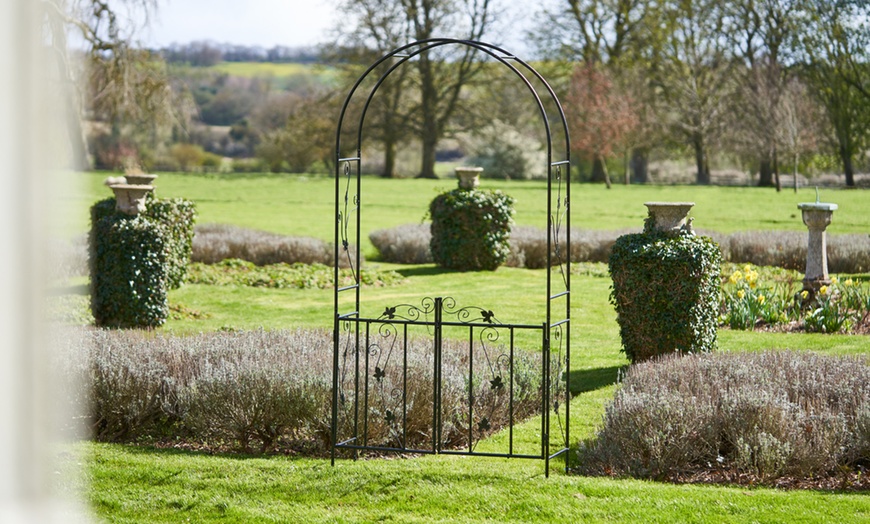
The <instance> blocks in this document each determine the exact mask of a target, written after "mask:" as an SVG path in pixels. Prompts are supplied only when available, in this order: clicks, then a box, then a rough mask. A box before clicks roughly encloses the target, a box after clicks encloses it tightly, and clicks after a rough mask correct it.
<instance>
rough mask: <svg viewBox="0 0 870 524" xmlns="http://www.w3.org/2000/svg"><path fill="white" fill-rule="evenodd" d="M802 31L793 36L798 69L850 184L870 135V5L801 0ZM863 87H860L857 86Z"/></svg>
mask: <svg viewBox="0 0 870 524" xmlns="http://www.w3.org/2000/svg"><path fill="white" fill-rule="evenodd" d="M800 6H801V13H800V14H801V18H800V23H801V26H802V27H803V28H804V30H803V31H802V32H801V33H800V35H798V37H797V38H796V39H795V40H794V48H795V52H796V55H797V57H798V58H799V59H800V61H801V65H802V67H801V74H802V76H803V78H804V79H805V81H806V82H807V85H808V86H809V87H810V88H811V90H812V92H813V93H814V94H815V96H816V97H817V98H818V100H819V101H820V102H821V103H822V105H824V107H825V110H826V113H827V116H828V120H829V122H830V124H831V129H832V131H833V135H834V137H835V139H836V149H837V153H838V156H839V157H840V161H841V163H842V165H843V172H844V174H845V177H846V185H847V186H854V185H855V177H854V172H855V170H854V166H853V165H852V159H853V158H854V156H855V154H857V153H858V152H859V151H861V149H862V148H863V147H864V145H865V144H866V142H867V140H868V138H870V97H868V96H866V84H865V83H866V82H867V81H868V79H867V78H866V76H864V75H862V73H863V72H864V71H865V68H866V64H867V60H868V58H870V50H868V49H867V48H866V44H867V42H868V39H870V25H868V22H867V20H868V17H870V5H867V3H866V2H863V1H856V0H834V1H828V0H801V3H800ZM859 85H860V86H864V88H859V87H858V86H859Z"/></svg>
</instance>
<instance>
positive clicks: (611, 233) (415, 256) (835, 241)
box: [369, 224, 870, 274]
mask: <svg viewBox="0 0 870 524" xmlns="http://www.w3.org/2000/svg"><path fill="white" fill-rule="evenodd" d="M428 229H429V226H428V225H427V224H406V225H402V226H397V227H394V228H389V229H380V230H377V231H374V232H373V233H371V234H370V235H369V240H371V242H372V244H373V245H374V246H375V248H376V249H377V250H378V252H379V253H380V255H381V259H382V260H383V261H385V262H393V263H397V264H426V263H429V262H431V261H432V258H431V257H432V255H431V253H430V252H429V248H428V243H429V241H430V239H431V233H430V232H429V231H428ZM636 231H637V230H628V229H624V230H606V231H599V230H584V229H579V228H575V229H572V230H571V261H572V262H606V261H607V260H608V258H609V257H610V251H611V249H612V248H613V244H614V242H616V239H617V238H619V237H620V236H622V235H626V234H628V233H632V232H636ZM696 232H697V234H698V235H701V236H708V237H710V238H712V239H713V240H714V241H715V242H716V243H717V244H718V245H719V250H720V251H721V253H722V260H723V261H729V262H734V263H739V264H745V263H749V264H754V265H757V266H776V267H782V268H786V269H795V270H798V271H803V270H804V269H805V267H806V260H807V234H806V233H802V232H799V231H742V232H738V233H732V234H730V235H729V234H724V233H719V232H715V231H707V230H703V229H696ZM827 238H828V242H827V244H828V269H829V271H830V272H831V273H847V274H856V273H866V272H870V235H856V234H847V235H836V234H833V235H832V234H829V235H828V237H827ZM546 253H547V231H546V230H545V229H541V228H536V227H532V226H513V228H512V229H511V234H510V254H509V255H508V257H507V259H506V261H505V265H507V266H511V267H527V268H529V269H538V268H542V267H544V265H545V260H546Z"/></svg>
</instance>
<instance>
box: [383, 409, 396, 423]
mask: <svg viewBox="0 0 870 524" xmlns="http://www.w3.org/2000/svg"><path fill="white" fill-rule="evenodd" d="M384 420H386V421H387V424H389V425H393V422H395V421H396V415H395V413H393V412H392V411H390V410H389V409H388V410H387V414H386V415H385V416H384Z"/></svg>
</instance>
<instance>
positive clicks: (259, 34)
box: [139, 0, 336, 48]
mask: <svg viewBox="0 0 870 524" xmlns="http://www.w3.org/2000/svg"><path fill="white" fill-rule="evenodd" d="M333 6H334V3H333V2H332V1H329V0H326V1H324V0H159V3H158V9H157V13H156V16H155V17H154V20H152V21H151V26H150V27H149V28H147V29H145V30H143V31H142V32H141V34H140V35H139V36H140V38H141V39H142V40H143V41H144V42H145V43H146V44H147V45H150V46H154V47H163V46H166V45H169V44H171V43H173V42H177V43H181V44H184V43H188V42H192V41H195V40H214V41H217V42H228V43H232V44H240V45H248V46H254V45H260V46H263V47H267V48H268V47H272V46H275V45H286V46H302V45H312V44H318V43H322V42H325V41H329V40H330V39H331V35H332V33H330V32H329V31H330V30H331V28H332V27H333V24H334V23H335V19H336V15H335V8H334V7H333Z"/></svg>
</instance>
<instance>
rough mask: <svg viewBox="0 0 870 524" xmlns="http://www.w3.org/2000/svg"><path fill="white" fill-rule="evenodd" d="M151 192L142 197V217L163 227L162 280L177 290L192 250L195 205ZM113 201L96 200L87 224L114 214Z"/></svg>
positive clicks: (111, 199) (182, 279)
mask: <svg viewBox="0 0 870 524" xmlns="http://www.w3.org/2000/svg"><path fill="white" fill-rule="evenodd" d="M153 195H154V194H153V193H148V196H147V197H146V209H145V212H144V213H143V214H142V215H143V216H145V217H148V218H151V219H153V220H155V221H157V222H160V223H161V224H163V225H164V226H166V228H167V232H168V236H167V238H166V264H167V266H168V267H167V269H166V278H167V285H168V287H169V289H177V288H179V287H181V285H182V284H183V283H184V278H185V277H186V276H187V267H188V265H189V264H190V254H191V252H192V250H193V226H194V222H195V221H196V204H194V203H193V202H192V201H190V200H185V199H183V198H156V197H154V196H153ZM115 213H116V211H115V198H114V197H112V198H107V199H105V200H100V201H99V202H97V203H95V204H94V205H93V206H92V207H91V224H96V223H97V222H98V221H99V220H100V219H102V218H104V217H108V216H111V215H114V214H115Z"/></svg>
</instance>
